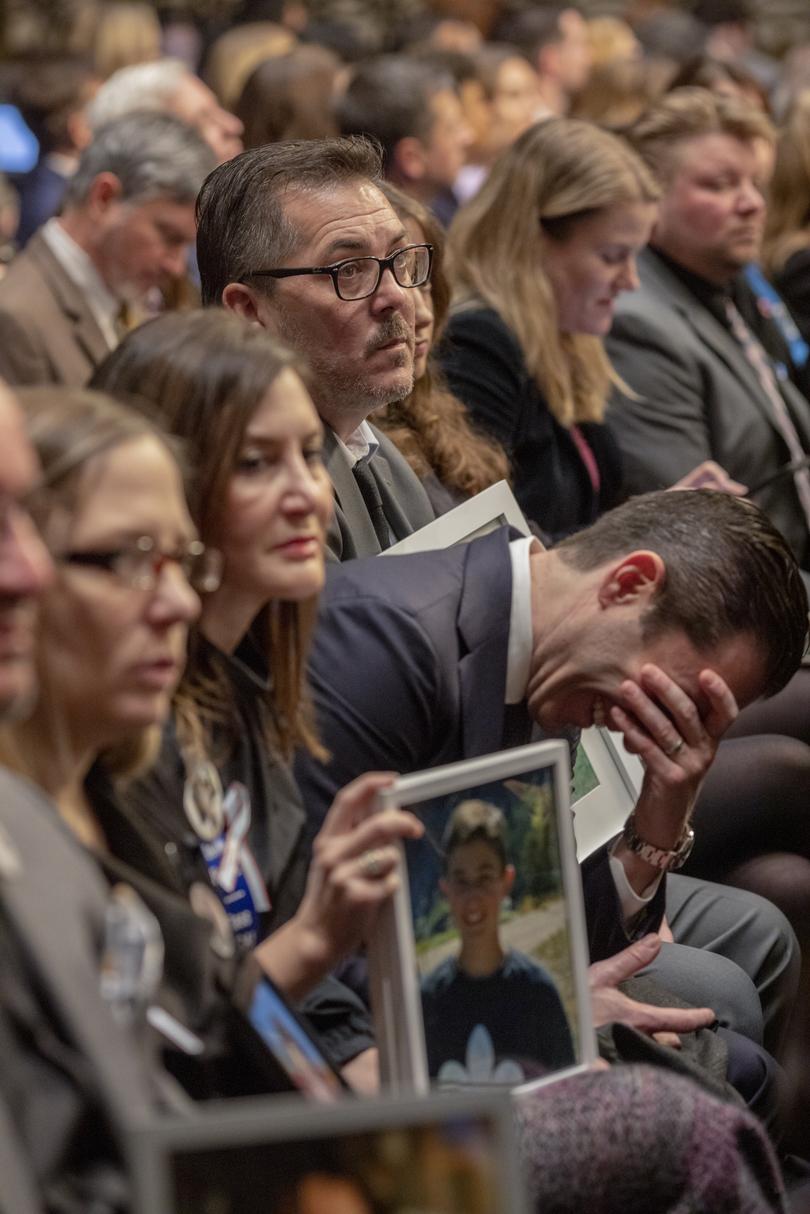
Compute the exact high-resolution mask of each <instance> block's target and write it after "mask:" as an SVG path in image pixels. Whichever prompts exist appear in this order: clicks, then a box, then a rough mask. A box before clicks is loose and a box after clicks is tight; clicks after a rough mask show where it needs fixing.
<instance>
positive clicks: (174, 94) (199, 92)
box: [88, 59, 242, 164]
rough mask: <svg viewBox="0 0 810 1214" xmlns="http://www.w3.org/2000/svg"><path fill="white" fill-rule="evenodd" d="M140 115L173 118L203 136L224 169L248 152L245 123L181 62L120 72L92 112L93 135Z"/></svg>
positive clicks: (134, 66)
mask: <svg viewBox="0 0 810 1214" xmlns="http://www.w3.org/2000/svg"><path fill="white" fill-rule="evenodd" d="M136 110H159V111H160V112H162V113H166V114H173V115H174V116H175V118H180V119H181V120H182V121H183V122H187V123H188V124H189V126H193V127H194V129H195V131H197V133H198V134H200V135H202V137H203V139H204V140H205V142H206V143H207V144H208V146H209V147H210V148H211V150H212V152H213V153H214V155H215V156H216V158H217V164H223V163H224V162H225V161H226V160H230V159H231V157H232V156H237V155H238V154H239V153H240V152H241V151H242V123H241V122H240V120H239V119H238V118H237V117H236V115H235V114H231V113H229V112H228V110H224V109H223V108H222V106H221V105H220V104H219V102H218V101H217V99H216V97H215V96H214V94H213V93H212V92H211V90H210V88H208V86H207V85H206V84H203V82H202V80H200V78H199V76H195V75H194V73H193V72H192V71H189V69H188V68H187V67H186V65H185V63H183V62H182V61H181V60H180V59H158V60H157V61H156V62H155V63H134V64H132V65H131V66H129V67H122V68H119V70H118V71H117V72H113V74H112V76H110V78H109V79H108V80H106V81H105V82H104V84H103V85H102V86H101V88H100V89H99V91H98V92H97V93H96V96H95V97H94V99H93V102H92V104H91V106H90V108H89V111H88V120H89V123H90V126H91V128H92V129H93V130H99V129H100V128H101V127H102V126H106V125H107V123H108V122H114V121H115V120H116V119H118V118H123V117H124V116H125V115H126V114H132V113H134V112H135V111H136Z"/></svg>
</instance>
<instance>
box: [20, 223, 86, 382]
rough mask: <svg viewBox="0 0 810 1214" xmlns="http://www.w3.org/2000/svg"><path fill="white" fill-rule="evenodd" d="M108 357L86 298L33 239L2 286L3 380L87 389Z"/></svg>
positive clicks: (39, 239) (39, 241)
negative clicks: (95, 371)
mask: <svg viewBox="0 0 810 1214" xmlns="http://www.w3.org/2000/svg"><path fill="white" fill-rule="evenodd" d="M108 353H109V346H108V344H107V341H106V339H105V337H104V334H103V333H102V331H101V329H100V328H99V326H98V324H97V323H96V321H95V319H94V318H93V315H92V313H91V311H90V308H89V307H88V305H87V302H86V300H85V297H84V295H83V293H82V292H81V290H80V289H79V288H78V287H77V286H76V284H75V283H74V282H73V281H72V280H71V279H70V278H69V277H68V275H67V274H66V273H65V271H64V270H63V268H62V266H61V265H60V264H59V262H58V261H57V260H56V258H55V257H54V255H53V253H52V252H51V250H50V249H49V248H48V246H47V244H46V243H45V241H44V240H43V238H42V235H41V233H37V234H36V235H34V236H32V238H31V240H30V241H29V243H28V245H27V246H26V248H25V249H23V251H22V252H21V253H18V254H17V256H16V257H15V258H14V260H13V261H12V263H11V265H10V266H9V268H8V273H7V274H6V276H5V278H3V280H2V281H0V378H2V379H5V380H6V381H7V383H10V384H65V385H67V386H69V387H83V386H84V384H85V383H86V382H87V380H88V379H89V377H90V375H91V374H92V373H93V371H94V369H95V368H96V366H97V365H98V364H99V363H100V362H101V360H102V359H103V358H105V357H106V355H107V354H108Z"/></svg>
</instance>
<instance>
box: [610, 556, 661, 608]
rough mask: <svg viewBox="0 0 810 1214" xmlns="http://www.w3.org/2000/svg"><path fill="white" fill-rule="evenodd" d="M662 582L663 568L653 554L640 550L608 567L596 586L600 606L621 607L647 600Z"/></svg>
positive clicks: (658, 558) (659, 560)
mask: <svg viewBox="0 0 810 1214" xmlns="http://www.w3.org/2000/svg"><path fill="white" fill-rule="evenodd" d="M665 579H666V565H665V564H664V562H663V560H662V558H661V557H660V556H659V555H658V553H657V552H649V551H647V550H646V549H641V550H639V551H638V552H631V553H629V555H627V556H623V557H622V558H621V560H620V561H619V562H618V563H617V564H614V565H612V566H611V567H610V569H609V570H608V572H607V573H606V574H605V576H604V578H603V579H602V583H601V585H600V586H599V605H600V607H603V608H606V607H612V606H624V605H627V604H629V603H633V602H636V601H640V600H645V599H649V598H651V597H652V596H653V595H654V594H655V593H656V592H657V591H658V590H659V589H660V587H661V586H662V585H663V583H664V581H665Z"/></svg>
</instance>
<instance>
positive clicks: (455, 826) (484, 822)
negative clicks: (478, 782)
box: [442, 799, 507, 869]
mask: <svg viewBox="0 0 810 1214" xmlns="http://www.w3.org/2000/svg"><path fill="white" fill-rule="evenodd" d="M478 840H480V841H481V842H482V843H487V844H489V846H490V847H491V848H492V850H493V851H494V852H495V854H496V856H497V857H498V860H499V861H500V864H501V867H502V868H506V864H507V855H506V818H505V817H504V816H503V813H502V812H501V811H500V810H499V809H498V807H497V805H492V804H491V803H490V802H489V801H479V800H474V799H471V800H468V801H461V802H459V804H458V805H457V806H456V808H455V809H454V810H453V812H452V814H451V815H450V820H449V821H448V823H447V826H446V827H445V831H444V835H443V836H442V855H443V860H444V867H445V869H446V868H447V865H448V863H449V861H450V857H451V855H452V854H453V852H454V851H455V850H456V848H457V847H463V846H464V844H465V843H475V842H477V841H478Z"/></svg>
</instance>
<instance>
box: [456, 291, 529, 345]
mask: <svg viewBox="0 0 810 1214" xmlns="http://www.w3.org/2000/svg"><path fill="white" fill-rule="evenodd" d="M467 332H469V333H487V332H491V333H495V334H498V335H501V336H503V337H505V338H506V339H508V340H511V341H513V342H514V343H515V344H517V341H516V338H515V337H514V335H513V333H512V330H511V329H510V328H509V326H508V325H507V323H506V321H505V320H504V318H503V317H502V316H501V314H500V312H498V311H497V309H496V308H493V307H492V306H491V305H490V304H488V303H485V302H484V301H483V300H481V299H471V300H468V301H467V302H465V303H460V304H456V305H454V306H453V307H452V308H451V310H450V314H449V316H448V318H447V324H446V326H445V334H446V335H448V336H452V335H453V334H456V333H467Z"/></svg>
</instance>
